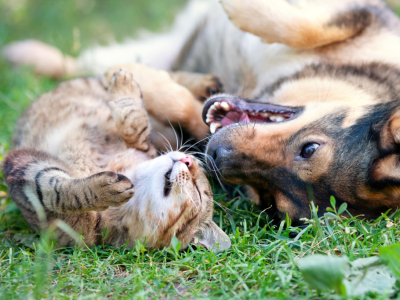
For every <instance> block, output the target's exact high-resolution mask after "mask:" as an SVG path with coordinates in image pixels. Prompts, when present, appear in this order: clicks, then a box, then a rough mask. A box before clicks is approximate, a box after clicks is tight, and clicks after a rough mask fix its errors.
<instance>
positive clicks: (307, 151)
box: [300, 143, 321, 158]
mask: <svg viewBox="0 0 400 300" xmlns="http://www.w3.org/2000/svg"><path fill="white" fill-rule="evenodd" d="M320 146H321V145H320V144H318V143H307V144H305V145H304V146H303V148H302V149H301V152H300V156H301V157H302V158H310V157H311V156H312V155H313V154H314V153H315V151H317V149H318V148H319V147H320Z"/></svg>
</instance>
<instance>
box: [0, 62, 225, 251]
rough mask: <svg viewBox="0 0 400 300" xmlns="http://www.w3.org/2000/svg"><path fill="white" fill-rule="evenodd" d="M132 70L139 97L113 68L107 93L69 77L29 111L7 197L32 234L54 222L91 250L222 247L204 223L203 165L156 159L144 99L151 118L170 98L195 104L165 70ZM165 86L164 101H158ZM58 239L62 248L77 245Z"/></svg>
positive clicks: (13, 156) (99, 83) (207, 215)
mask: <svg viewBox="0 0 400 300" xmlns="http://www.w3.org/2000/svg"><path fill="white" fill-rule="evenodd" d="M132 68H133V69H135V70H136V72H139V71H140V70H141V72H140V74H137V75H135V79H136V78H137V79H138V80H139V83H140V85H142V84H141V83H142V82H143V88H142V92H143V97H142V92H141V89H140V88H139V86H138V84H137V83H136V82H135V80H134V79H133V74H132V73H131V72H129V71H125V70H120V71H117V72H116V73H115V74H114V76H113V77H112V78H111V83H110V85H109V87H107V84H106V82H107V81H106V80H105V79H104V78H99V79H95V78H83V79H76V80H72V81H68V82H65V83H62V84H60V85H59V86H58V87H57V88H56V89H55V90H53V91H51V92H49V93H47V94H45V95H43V96H42V97H40V98H39V99H38V100H36V101H35V102H34V103H32V105H31V106H30V107H29V108H28V109H27V111H26V112H25V113H24V115H23V116H22V117H21V119H20V120H19V123H18V125H17V130H16V132H15V136H14V150H13V151H11V153H9V154H8V155H7V157H6V158H5V161H4V163H3V172H4V175H5V178H6V181H7V184H8V187H9V192H10V196H11V198H12V199H13V200H14V201H15V202H16V203H17V205H18V206H19V208H20V209H21V211H22V214H23V216H24V217H25V219H26V220H27V222H28V223H29V224H30V225H31V226H32V227H33V228H41V227H43V226H48V224H51V223H52V222H53V221H55V220H58V219H61V220H63V221H64V222H66V223H67V224H68V225H69V226H70V227H72V228H73V229H74V230H75V231H77V232H79V233H81V234H82V236H83V237H84V241H85V242H86V244H88V245H96V244H100V243H106V244H111V245H116V246H119V245H122V244H125V243H128V245H129V246H133V245H134V242H135V240H137V239H139V238H142V239H145V240H146V245H147V246H149V247H152V248H160V247H164V246H167V245H169V243H170V241H171V238H172V236H174V235H175V236H177V237H178V239H180V240H181V241H182V246H183V247H186V246H187V245H188V244H189V243H190V242H192V241H194V240H196V239H197V238H198V237H200V240H199V241H200V242H201V244H203V245H206V246H213V245H214V244H215V242H216V241H218V242H219V243H220V244H221V246H222V247H223V248H226V247H229V245H230V242H229V239H228V238H227V236H226V235H225V234H224V233H223V232H222V231H221V230H220V229H219V228H218V227H217V226H216V225H215V224H214V223H213V221H212V219H211V218H212V212H213V198H212V192H211V189H210V185H209V182H208V180H207V178H206V176H205V173H204V171H203V169H202V168H201V166H200V163H199V162H198V161H197V160H196V159H194V158H193V157H191V156H190V155H188V154H185V153H182V152H170V153H167V154H165V155H162V156H159V157H156V150H155V148H154V146H153V145H152V143H151V139H150V133H151V129H150V125H149V119H148V114H147V111H146V109H145V107H144V103H143V99H144V100H145V102H146V103H147V106H148V107H149V108H153V114H154V115H155V116H157V114H161V111H163V112H164V113H165V112H166V109H165V108H164V107H163V106H164V105H168V99H167V98H168V97H173V98H174V101H179V100H182V104H185V101H186V102H187V103H189V102H190V101H192V102H193V101H197V100H195V99H194V97H193V96H192V94H191V93H190V92H189V91H188V90H187V89H186V88H184V87H183V86H179V85H178V84H177V83H175V82H174V81H173V80H172V78H171V76H169V75H168V76H167V75H166V74H167V73H165V72H157V71H154V70H150V69H149V68H146V67H144V66H136V67H132ZM146 72H149V74H151V78H149V77H146ZM152 82H153V83H154V85H153V86H152ZM162 85H164V86H165V88H168V87H169V91H170V92H171V95H165V94H157V89H158V88H160V89H161V90H162ZM152 89H154V91H153V92H151V90H152ZM174 91H175V92H179V93H174ZM183 92H185V93H183ZM185 95H186V99H185ZM178 97H182V99H179V98H178ZM142 98H143V99H142ZM149 103H150V104H149ZM153 106H154V107H153ZM177 110H179V109H177ZM174 113H176V112H174ZM167 117H168V115H167ZM170 117H173V115H171V116H170ZM181 121H182V122H184V121H185V120H181ZM181 160H182V161H181ZM187 160H189V161H190V162H193V163H185V162H186V161H187ZM40 211H42V212H44V214H45V220H41V218H40ZM104 232H107V234H106V235H103V234H102V233H104ZM58 234H59V238H58V241H59V244H60V245H64V246H71V245H73V244H74V243H75V240H74V239H72V238H71V237H70V236H69V235H68V234H66V233H65V232H62V231H61V230H60V231H59V232H58Z"/></svg>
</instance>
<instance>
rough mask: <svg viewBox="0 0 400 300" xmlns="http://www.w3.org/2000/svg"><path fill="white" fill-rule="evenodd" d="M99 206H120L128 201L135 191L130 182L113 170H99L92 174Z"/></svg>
mask: <svg viewBox="0 0 400 300" xmlns="http://www.w3.org/2000/svg"><path fill="white" fill-rule="evenodd" d="M92 179H94V180H95V184H94V189H95V191H94V192H95V194H96V195H97V196H96V197H97V198H98V199H97V200H98V203H96V204H97V205H98V207H99V208H102V209H103V208H105V207H108V206H120V205H122V204H124V203H126V202H128V201H129V199H130V198H132V197H133V195H134V193H135V188H134V186H133V184H132V182H131V181H130V180H129V179H128V178H127V177H126V176H124V175H122V174H118V173H115V172H101V173H98V174H95V175H93V176H92Z"/></svg>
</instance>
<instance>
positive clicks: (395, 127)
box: [370, 111, 400, 186]
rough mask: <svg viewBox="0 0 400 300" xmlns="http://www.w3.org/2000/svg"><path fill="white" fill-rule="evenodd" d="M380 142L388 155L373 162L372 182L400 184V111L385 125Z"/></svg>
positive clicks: (384, 184)
mask: <svg viewBox="0 0 400 300" xmlns="http://www.w3.org/2000/svg"><path fill="white" fill-rule="evenodd" d="M379 144H380V145H379V146H380V149H381V150H382V151H384V152H385V153H387V155H386V156H384V157H382V158H380V159H378V160H377V161H375V162H374V163H373V166H372V170H371V171H372V172H371V177H370V179H371V183H373V185H380V186H387V185H400V155H399V154H398V153H399V151H398V150H399V149H400V111H397V112H395V113H394V114H393V115H392V116H391V117H390V118H389V120H388V121H387V122H386V124H385V125H384V126H383V128H382V130H381V133H380V142H379Z"/></svg>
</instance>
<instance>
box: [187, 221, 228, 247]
mask: <svg viewBox="0 0 400 300" xmlns="http://www.w3.org/2000/svg"><path fill="white" fill-rule="evenodd" d="M194 244H197V245H198V244H200V245H201V246H203V247H205V248H207V249H209V250H211V251H213V252H218V251H223V250H226V249H229V248H230V247H231V240H230V239H229V237H228V235H227V234H226V233H225V232H223V231H222V230H221V228H219V227H218V226H217V224H215V223H214V222H212V221H211V223H209V224H208V225H207V227H206V228H205V229H204V231H203V232H202V233H201V234H200V235H199V237H195V238H194Z"/></svg>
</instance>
